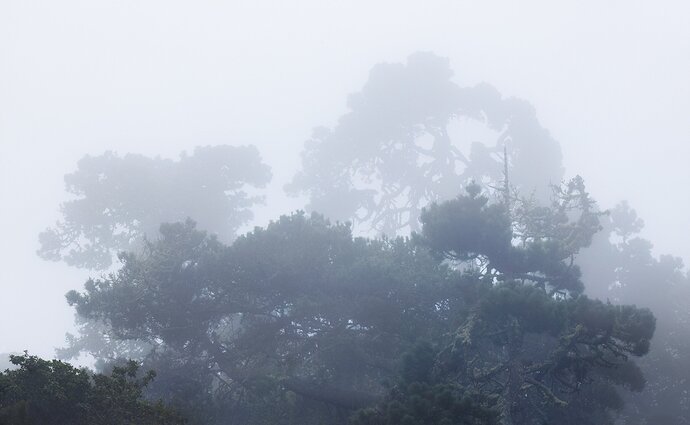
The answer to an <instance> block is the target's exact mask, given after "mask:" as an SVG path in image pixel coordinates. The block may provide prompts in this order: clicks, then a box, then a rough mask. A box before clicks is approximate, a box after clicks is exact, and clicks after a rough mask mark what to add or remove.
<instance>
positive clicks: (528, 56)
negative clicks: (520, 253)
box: [0, 0, 690, 364]
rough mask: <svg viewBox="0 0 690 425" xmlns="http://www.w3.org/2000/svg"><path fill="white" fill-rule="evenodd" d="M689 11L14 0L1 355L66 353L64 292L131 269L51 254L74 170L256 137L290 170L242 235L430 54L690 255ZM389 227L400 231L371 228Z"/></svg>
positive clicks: (585, 5) (2, 99) (1, 113)
mask: <svg viewBox="0 0 690 425" xmlns="http://www.w3.org/2000/svg"><path fill="white" fill-rule="evenodd" d="M689 13H690V6H688V5H687V4H685V3H683V2H678V1H661V2H642V1H626V2H623V1H613V2H606V3H602V2H591V1H585V2H558V3H555V2H547V1H523V2H508V1H500V2H499V1H489V2H474V1H433V2H424V4H422V3H421V2H408V1H396V2H392V1H381V2H374V3H372V2H359V1H355V2H335V1H298V2H279V1H254V2H244V1H238V2H220V1H204V2H198V3H194V4H192V3H189V2H178V1H166V2H163V1H149V2H144V3H142V2H132V1H125V2H123V1H89V2H87V1H72V0H66V1H62V2H39V1H15V0H7V1H5V2H3V3H1V4H0V173H1V176H0V199H1V200H2V207H1V208H0V220H1V222H2V223H4V224H5V231H4V237H3V238H2V244H1V245H0V258H1V259H2V260H1V261H0V265H1V267H0V288H1V289H2V292H1V293H2V296H0V315H1V317H0V319H1V320H0V336H1V338H0V353H5V352H21V351H23V350H28V351H29V352H30V353H31V354H35V355H39V356H42V357H46V358H52V357H54V356H55V349H56V348H61V347H64V346H65V344H66V341H65V334H66V333H67V332H72V333H74V332H75V331H76V329H77V328H76V327H75V310H74V308H72V307H70V306H69V305H68V304H67V302H66V301H65V294H66V293H67V292H68V291H70V290H77V291H81V290H82V288H83V287H84V282H85V281H86V280H87V279H88V278H89V277H93V278H102V277H105V276H107V273H108V272H112V271H115V270H117V267H118V265H117V263H114V264H113V265H112V266H111V267H110V268H109V269H108V268H106V269H102V270H89V269H83V268H76V267H69V266H67V265H66V264H65V263H64V262H51V261H45V260H43V259H41V258H40V257H39V256H38V255H37V251H38V250H39V249H40V244H39V233H41V232H42V231H44V230H45V229H47V228H50V227H51V226H54V225H55V223H56V222H57V221H58V220H60V219H61V218H62V212H61V210H60V205H61V204H63V203H64V202H69V201H70V200H74V199H76V198H77V196H75V195H74V194H70V193H68V192H67V191H66V190H65V179H64V176H65V175H68V174H70V173H74V172H76V171H77V168H78V163H79V161H80V159H82V158H83V157H85V156H86V155H90V156H92V157H99V156H101V155H104V153H106V152H112V153H113V155H116V156H118V157H125V155H127V154H133V155H140V156H142V157H146V158H152V159H155V158H158V159H160V160H161V161H169V162H179V161H181V158H183V157H184V156H185V155H187V156H188V157H193V156H194V152H195V148H197V147H200V146H201V147H204V146H218V145H231V146H255V147H256V150H257V153H258V156H259V157H260V162H261V163H262V164H264V165H265V166H267V167H270V174H271V178H270V181H268V180H266V182H262V183H261V184H257V185H256V187H253V188H249V189H247V193H248V196H254V195H258V196H261V197H263V200H262V201H261V202H257V203H256V204H253V205H252V206H251V207H250V209H251V211H252V212H253V217H252V218H251V220H247V221H245V222H243V223H241V224H240V225H238V227H237V229H233V234H237V235H241V234H243V233H245V232H247V231H250V230H251V229H253V228H254V227H255V226H266V225H268V223H269V222H270V221H271V220H276V219H277V218H278V217H279V216H281V215H283V214H290V213H291V212H293V211H296V210H300V209H305V208H306V209H308V210H309V209H310V207H309V206H310V205H316V204H314V202H313V199H311V200H310V198H309V196H310V192H308V191H299V190H296V191H295V190H293V192H292V193H288V192H289V190H288V191H286V185H289V184H290V183H291V182H294V179H295V175H297V174H298V173H299V172H301V171H303V170H304V163H303V157H302V154H303V152H305V146H306V145H305V142H307V141H309V140H313V139H314V134H315V132H314V129H315V128H319V127H323V128H326V129H329V130H330V131H332V132H333V133H334V134H336V136H333V137H334V138H335V137H338V136H337V134H340V133H338V131H339V130H338V128H340V127H339V125H341V121H339V120H341V117H343V116H347V114H348V113H349V112H351V111H352V110H353V109H354V108H353V100H352V99H353V95H356V94H357V93H362V92H363V91H364V90H365V89H364V88H365V86H366V84H367V82H368V81H371V78H372V75H373V74H371V73H372V72H373V71H372V69H375V67H377V66H386V65H390V66H392V67H393V66H404V65H405V64H407V63H408V60H409V58H410V57H411V55H414V54H416V53H417V52H422V53H423V54H430V55H434V56H435V57H438V58H441V59H442V60H446V61H447V67H448V69H450V70H452V72H453V75H452V77H449V80H450V81H451V82H452V83H453V84H454V85H457V87H460V88H463V89H469V88H472V87H476V86H477V85H480V84H488V85H490V86H491V87H493V90H495V91H496V93H498V96H499V97H500V99H503V100H506V101H507V99H513V98H515V99H519V100H520V101H524V102H526V103H528V104H529V105H531V106H530V107H531V108H533V111H534V117H535V122H536V123H538V127H539V131H540V132H541V131H543V133H540V134H542V136H543V137H544V139H545V140H546V139H548V140H553V143H555V145H554V146H558V148H559V151H560V158H559V161H561V160H562V162H561V163H560V165H561V166H562V174H561V175H560V180H562V181H567V180H569V179H571V178H573V177H575V176H576V175H579V176H582V178H583V179H584V181H585V183H586V187H587V190H588V192H589V194H591V196H592V198H593V199H595V200H596V202H597V205H598V207H599V208H600V209H601V210H602V211H603V210H606V209H610V208H614V206H616V205H617V204H619V203H620V202H621V201H627V203H628V205H629V206H630V207H632V208H633V209H634V210H635V211H636V213H637V215H638V216H639V217H640V218H641V219H642V220H644V228H643V229H642V231H641V233H640V236H641V237H643V238H644V239H646V240H648V241H650V242H651V243H652V244H653V250H652V252H653V254H654V255H655V257H658V256H660V255H662V254H670V255H673V256H675V257H679V258H681V259H682V260H683V261H684V263H685V264H686V265H687V264H689V263H690V245H689V244H688V243H687V239H688V236H690V225H689V224H688V217H690V198H689V197H688V193H687V192H688V191H687V187H686V186H687V182H690V167H688V166H687V162H688V158H689V157H690V120H688V116H690V80H689V79H688V78H687V76H688V75H690V27H688V25H687V16H688V14H689ZM483 111H484V112H483V113H485V111H486V110H485V109H484V110H483ZM374 115H375V114H374ZM374 115H372V116H374ZM464 125H467V123H466V122H465V124H464ZM473 125H474V124H469V126H466V127H462V128H459V130H458V134H461V135H459V136H458V138H457V139H455V140H456V142H457V141H459V142H458V143H461V144H462V143H464V145H463V146H464V149H465V150H464V151H463V152H464V153H465V154H469V146H470V145H471V143H472V142H474V141H481V142H484V143H487V140H486V138H487V137H488V139H489V142H490V144H492V145H496V146H498V144H497V143H498V142H497V141H496V137H497V134H498V133H491V132H487V130H486V129H480V128H476V126H473ZM344 131H345V130H343V132H344ZM343 134H344V133H343ZM462 134H464V135H462ZM532 134H534V133H530V135H532ZM542 136H540V137H542ZM343 137H345V136H343ZM348 137H349V136H348ZM463 137H464V139H463ZM492 137H493V139H492ZM492 155H493V154H492ZM499 156H500V155H499ZM494 158H495V159H496V158H498V159H500V158H499V157H496V156H495V155H494ZM500 171H502V169H501V168H499V169H498V171H497V173H500ZM535 172H536V171H535ZM556 174H558V173H556ZM497 175H498V174H497ZM264 183H265V186H262V185H263V184H264ZM552 183H560V181H559V182H552ZM532 189H534V188H532ZM458 191H460V187H458ZM450 198H451V196H445V197H443V196H441V197H440V198H434V199H426V200H425V202H427V201H430V200H445V199H450ZM310 201H312V204H310ZM423 206H425V205H422V204H420V207H423ZM313 209H317V210H318V211H320V212H325V211H322V210H321V209H318V208H313ZM327 215H328V214H327ZM173 218H174V219H175V220H178V219H181V220H183V219H184V217H173ZM192 218H194V219H197V220H199V219H198V218H196V217H192ZM331 218H332V219H333V220H334V221H335V220H336V219H338V220H341V219H342V220H343V221H347V220H348V217H336V216H333V215H332V216H331ZM175 220H161V221H175ZM209 220H210V219H209ZM415 222H416V220H415ZM158 224H159V223H152V224H151V225H152V226H153V228H156V227H157V226H158ZM199 224H200V228H201V229H202V230H204V228H203V219H202V220H200V223H199ZM357 226H358V225H357V223H355V228H354V230H355V231H356V232H357V231H358V230H361V229H362V227H361V226H360V227H357ZM420 228H421V227H420ZM409 230H410V229H406V231H407V232H408V233H409ZM412 230H419V229H414V228H412ZM149 233H151V232H149ZM381 233H387V234H389V235H390V234H391V232H390V231H387V232H386V231H383V230H382V229H375V231H373V232H369V233H367V232H366V231H365V230H362V231H361V232H360V233H357V234H358V235H369V236H372V235H373V236H376V235H380V234H381ZM221 240H222V238H221ZM231 240H232V237H228V238H227V239H226V240H224V242H227V243H231ZM682 270H683V271H687V268H682ZM590 271H591V270H590ZM586 273H587V270H585V276H587V274H586ZM592 273H594V272H592ZM586 286H587V283H586V282H585V287H586ZM593 295H598V296H601V297H602V298H603V299H605V298H606V297H605V294H604V293H603V292H602V293H597V294H593ZM84 361H85V362H86V364H91V363H90V362H91V360H88V359H87V360H84Z"/></svg>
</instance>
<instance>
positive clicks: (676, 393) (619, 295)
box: [577, 202, 690, 425]
mask: <svg viewBox="0 0 690 425" xmlns="http://www.w3.org/2000/svg"><path fill="white" fill-rule="evenodd" d="M602 224H603V230H602V231H601V232H600V233H598V234H597V235H595V237H594V240H593V243H592V245H591V246H590V247H589V248H587V249H585V250H584V251H582V253H581V254H580V255H579V256H578V258H577V263H578V264H579V265H580V267H581V269H582V271H583V278H584V279H585V280H586V281H587V283H588V285H587V292H588V293H589V294H591V295H593V296H596V297H599V298H601V299H610V300H612V301H614V302H617V303H625V304H635V305H638V306H640V307H646V308H649V309H651V310H652V311H653V312H654V315H655V316H656V318H657V330H656V332H655V336H654V340H653V341H652V347H651V350H650V352H649V355H647V356H645V358H643V359H641V361H640V362H639V364H640V367H641V368H642V370H643V372H644V374H645V377H646V379H647V385H646V388H645V391H644V392H641V393H632V394H628V395H627V396H626V397H625V398H626V401H627V403H626V409H625V410H624V411H623V413H622V416H621V422H620V423H622V424H638V423H641V424H673V425H688V424H690V394H689V393H688V383H690V276H689V275H688V274H687V272H686V270H684V266H683V261H682V260H681V259H680V258H677V257H673V256H671V255H661V256H659V257H658V258H657V257H655V256H654V255H653V253H652V243H651V242H650V241H648V240H646V239H643V238H642V237H641V236H640V234H639V233H640V231H641V230H642V229H643V227H644V222H643V221H642V220H641V219H640V218H639V217H638V216H637V213H636V212H635V210H634V209H632V208H631V207H630V206H629V205H628V204H627V202H622V203H620V204H618V205H616V206H615V207H614V208H612V209H611V210H610V213H609V214H608V215H607V216H604V217H602Z"/></svg>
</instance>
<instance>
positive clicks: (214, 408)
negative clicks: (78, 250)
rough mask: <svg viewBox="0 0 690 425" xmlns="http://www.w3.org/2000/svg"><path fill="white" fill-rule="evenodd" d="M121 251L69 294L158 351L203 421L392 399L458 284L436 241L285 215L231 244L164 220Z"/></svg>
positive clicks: (160, 389)
mask: <svg viewBox="0 0 690 425" xmlns="http://www.w3.org/2000/svg"><path fill="white" fill-rule="evenodd" d="M122 259H123V261H124V263H123V264H124V265H123V268H122V269H121V270H120V271H118V272H117V273H116V274H113V275H111V276H108V277H105V278H101V279H93V280H90V281H89V282H87V284H86V285H85V288H84V292H82V293H77V292H71V293H69V294H68V301H69V302H70V304H72V305H74V306H75V307H76V309H77V312H78V313H79V314H80V315H81V316H82V317H84V318H85V319H86V320H87V322H88V321H95V322H98V323H102V324H105V325H106V326H107V328H106V330H105V332H107V334H108V338H110V339H114V340H133V341H137V342H139V343H142V344H144V345H147V346H150V347H152V348H151V351H150V353H149V354H148V355H146V356H145V364H146V365H147V366H149V367H152V368H155V369H156V370H158V371H159V379H157V381H156V382H154V383H153V384H152V386H151V391H152V393H153V394H156V395H160V396H165V397H167V399H168V400H171V401H175V402H176V403H177V404H178V405H182V406H183V407H184V410H185V411H186V412H190V411H196V412H197V414H198V415H199V416H197V417H198V418H200V419H199V421H203V422H204V423H242V424H253V423H290V422H289V421H301V422H300V423H312V422H316V423H318V422H319V421H328V422H330V423H339V421H342V420H344V419H345V418H346V417H347V416H348V414H347V412H349V411H351V410H352V409H357V408H360V407H363V406H366V405H368V404H370V403H372V402H373V401H375V400H376V399H378V398H379V397H380V396H382V394H383V393H384V387H383V386H382V383H383V382H384V381H385V380H386V379H390V378H391V377H392V376H394V375H395V369H394V368H393V367H392V366H391V365H392V364H394V363H395V361H396V360H397V359H398V358H399V356H400V355H401V353H402V351H403V350H405V349H406V347H407V346H409V345H410V344H412V343H413V342H414V341H415V340H416V338H417V336H418V335H419V334H426V335H429V336H430V337H433V336H434V335H438V334H440V333H441V332H445V330H444V328H443V326H442V327H440V328H439V326H438V325H439V324H442V323H444V322H446V323H448V321H449V320H450V315H451V311H450V306H451V305H452V304H453V303H454V302H455V300H453V301H449V300H448V299H447V296H446V295H440V293H446V294H449V293H453V291H454V289H453V288H451V285H452V280H451V275H452V273H451V271H450V270H448V269H447V268H445V267H444V266H442V265H439V264H438V263H437V262H436V261H435V260H434V259H433V258H432V257H431V256H430V255H429V254H428V252H427V251H426V250H424V249H421V248H419V247H417V246H416V245H415V244H413V243H411V242H410V241H409V240H405V239H394V240H366V239H353V238H352V236H351V232H350V228H349V226H347V225H344V224H338V225H331V224H329V223H328V222H327V221H326V220H325V219H323V218H322V217H321V216H318V215H312V216H311V217H307V216H305V215H304V214H302V213H298V214H294V215H292V216H286V217H282V218H281V219H280V220H278V221H276V222H273V223H271V224H270V225H269V226H268V227H267V228H266V229H260V228H257V229H255V230H254V231H253V232H251V233H249V234H247V235H245V236H242V237H240V238H238V239H237V240H236V241H235V242H234V243H233V245H231V246H224V245H222V244H220V243H219V242H218V241H217V240H216V239H215V238H213V237H208V236H206V235H205V234H204V233H203V232H199V231H197V230H196V229H195V228H194V225H193V223H192V222H190V221H188V222H186V223H177V224H172V225H166V226H163V227H162V228H161V238H160V240H158V241H156V242H155V243H151V244H150V245H148V247H147V249H146V250H145V251H144V252H142V254H141V255H131V254H128V255H124V256H122ZM444 326H445V325H444ZM100 350H101V347H95V350H94V351H92V354H98V352H100ZM122 354H126V353H122ZM175 376H177V377H180V379H175V378H174V377H175ZM288 392H289V393H291V394H293V395H292V396H289V397H288V396H287V394H288ZM197 406H204V408H203V409H201V411H199V410H196V407H197ZM267 412H274V416H271V417H270V419H263V418H265V417H266V415H267V414H268V413H267ZM287 412H293V413H290V414H288V413H287ZM204 415H206V416H204Z"/></svg>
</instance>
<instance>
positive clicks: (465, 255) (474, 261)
mask: <svg viewBox="0 0 690 425" xmlns="http://www.w3.org/2000/svg"><path fill="white" fill-rule="evenodd" d="M466 190H467V194H466V195H461V196H458V197H457V198H455V199H453V200H450V201H446V202H444V203H442V204H436V203H433V204H431V206H430V207H429V208H425V209H424V210H422V214H421V216H420V221H421V223H422V232H421V235H418V236H417V240H418V241H419V242H420V243H422V244H423V245H426V246H428V247H429V248H430V249H431V250H432V251H433V252H435V253H437V254H439V255H441V256H443V257H445V258H447V259H451V260H454V261H460V262H470V264H471V265H478V266H479V267H480V268H481V269H482V270H483V273H484V274H485V277H486V278H487V280H489V281H493V280H495V279H498V280H502V281H509V280H513V279H519V280H522V281H528V282H532V283H534V284H536V285H537V286H540V287H541V288H543V289H547V290H548V291H549V292H551V293H554V292H556V291H568V292H570V293H572V294H577V293H580V292H582V290H583V288H584V286H583V284H582V282H581V281H580V270H579V268H578V267H577V266H576V265H574V264H573V261H574V257H575V255H576V254H577V253H578V252H579V250H580V249H582V248H584V247H586V246H587V245H589V243H590V242H591V240H592V236H593V235H594V234H595V233H596V232H597V231H598V230H599V228H600V226H599V216H600V214H599V213H598V212H597V211H596V210H595V209H594V203H593V201H591V199H590V198H589V194H588V193H587V192H586V190H585V187H584V182H583V181H582V179H581V178H579V177H576V178H574V179H573V180H571V181H570V182H568V183H567V184H566V185H565V186H564V187H559V188H556V191H555V194H554V199H553V202H552V206H551V207H550V208H547V207H542V206H538V205H536V204H534V203H533V202H530V201H528V200H523V199H517V200H516V201H515V206H514V208H511V205H512V203H513V202H512V201H510V200H505V199H504V200H503V202H501V203H491V202H490V200H489V198H488V197H487V196H484V195H480V188H479V187H478V186H477V185H474V184H472V185H469V186H468V187H467V188H466ZM506 202H509V204H507V203H506Z"/></svg>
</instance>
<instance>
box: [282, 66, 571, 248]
mask: <svg viewBox="0 0 690 425" xmlns="http://www.w3.org/2000/svg"><path fill="white" fill-rule="evenodd" d="M452 75H453V72H452V71H451V70H450V68H449V64H448V60H447V59H444V58H441V57H438V56H435V55H433V54H431V53H415V54H413V55H411V56H410V57H409V58H408V60H407V63H406V64H400V63H395V64H379V65H377V66H375V67H374V68H373V69H372V70H371V73H370V75H369V80H368V81H367V82H366V84H365V85H364V87H363V88H362V90H361V91H360V92H358V93H355V94H353V95H352V96H351V97H350V98H349V99H348V106H349V109H350V110H349V111H348V112H347V113H346V114H345V115H343V116H342V117H341V118H340V120H339V121H338V124H337V125H336V126H335V127H334V128H332V129H328V128H322V127H321V128H317V129H315V130H314V133H313V136H312V138H311V140H309V141H308V142H307V143H306V144H305V148H304V151H303V153H302V170H301V171H300V172H299V173H297V175H296V176H295V177H294V179H293V181H292V182H291V183H290V184H288V185H287V186H286V189H287V191H288V192H290V193H293V194H299V193H306V194H307V195H308V196H309V205H308V209H309V210H314V211H319V212H321V213H323V214H325V215H326V216H327V217H329V218H331V219H334V220H354V221H355V223H362V224H363V226H364V228H365V230H375V231H377V232H381V233H384V234H388V235H394V234H396V233H398V232H399V231H401V230H405V229H406V230H418V228H419V227H418V226H419V223H418V221H417V218H418V216H419V213H420V211H421V208H422V207H423V206H424V205H426V204H428V203H429V202H432V201H442V200H447V199H451V198H452V197H454V196H455V195H456V194H457V193H458V191H459V190H460V188H461V187H462V185H464V184H466V183H468V182H469V181H471V180H473V181H476V182H478V183H482V184H492V183H493V184H495V183H497V182H500V181H501V180H502V179H503V175H502V171H503V161H504V158H503V150H504V147H506V148H507V151H508V157H509V166H510V179H511V184H512V185H514V186H516V187H517V188H518V189H520V190H521V191H522V192H523V193H526V194H530V193H534V195H535V197H536V198H538V199H542V200H548V198H549V196H550V194H551V191H550V187H549V184H558V183H560V182H561V179H562V178H563V167H562V165H561V150H560V146H559V144H558V143H557V142H556V141H555V140H553V139H552V138H551V136H550V135H549V133H548V131H546V130H545V129H544V128H542V127H541V125H540V124H539V122H538V120H537V117H536V114H535V111H534V108H532V106H531V105H529V104H528V103H527V102H525V101H523V100H520V99H515V98H508V99H506V98H502V97H501V95H500V93H498V91H496V89H494V88H493V87H491V86H489V85H487V84H480V85H478V86H475V87H460V86H458V85H457V84H455V83H454V82H453V81H452V80H451V77H452ZM464 120H470V121H473V122H476V123H479V124H480V125H483V126H485V127H486V128H488V129H489V130H491V131H493V132H495V133H497V134H498V136H497V138H496V140H493V141H492V140H485V141H483V142H484V143H478V142H475V143H473V144H472V145H471V149H470V150H469V152H462V151H461V149H460V147H459V146H458V141H457V140H455V139H454V138H453V134H452V133H453V126H454V125H455V124H457V123H458V122H463V121H464Z"/></svg>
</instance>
